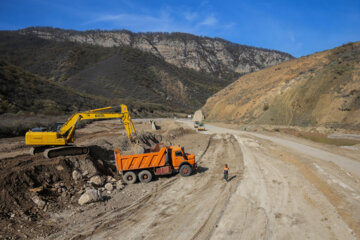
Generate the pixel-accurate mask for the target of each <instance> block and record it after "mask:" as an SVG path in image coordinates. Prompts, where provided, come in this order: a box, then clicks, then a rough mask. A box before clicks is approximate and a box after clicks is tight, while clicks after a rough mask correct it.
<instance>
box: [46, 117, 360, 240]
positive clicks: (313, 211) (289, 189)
mask: <svg viewBox="0 0 360 240" xmlns="http://www.w3.org/2000/svg"><path fill="white" fill-rule="evenodd" d="M102 124H105V123H102ZM171 124H172V125H174V123H171ZM160 125H161V124H160ZM175 125H181V126H183V127H184V128H189V129H193V128H192V122H190V121H184V120H182V121H181V122H177V123H176V124H175ZM96 126H99V127H98V128H95V127H94V126H93V127H92V128H89V129H92V131H95V130H96V131H99V133H97V134H99V135H97V138H96V139H97V140H96V141H99V140H98V138H99V137H100V135H101V134H102V135H104V134H103V133H102V131H103V129H100V127H101V125H100V123H97V125H96ZM162 126H164V124H162ZM206 128H207V131H206V132H204V134H200V133H194V132H191V130H187V131H184V130H181V131H179V130H178V129H175V130H174V129H172V130H171V131H170V130H164V131H163V134H164V136H165V135H166V136H168V137H169V139H168V141H170V142H171V143H172V144H181V145H183V146H185V150H186V151H188V152H193V153H195V155H196V159H197V161H198V165H199V166H200V169H199V172H198V173H196V174H195V175H192V176H190V177H187V178H183V177H181V176H179V175H176V176H172V177H163V178H159V179H158V180H155V181H153V182H151V183H149V184H140V183H138V184H134V185H129V186H126V188H125V190H123V191H120V192H116V193H113V194H112V195H109V198H108V200H106V201H105V202H100V203H93V204H90V205H87V206H81V207H79V206H78V207H76V206H74V207H72V208H69V209H66V210H64V211H61V212H54V213H51V217H50V218H49V219H47V220H46V219H45V220H44V222H45V223H49V222H52V224H54V223H56V225H57V226H58V228H59V229H60V230H59V231H57V232H56V233H52V234H51V235H48V236H46V237H44V238H46V239H358V238H359V236H360V178H359V176H360V172H359V164H360V162H359V160H360V157H359V156H360V151H359V149H357V148H354V149H344V148H340V147H333V146H331V147H330V146H328V145H323V144H314V143H312V142H310V141H307V140H304V139H299V138H296V137H289V136H286V135H281V134H277V133H253V132H240V131H236V130H231V129H226V128H220V127H216V126H211V125H206ZM104 129H106V128H104ZM83 134H84V135H83V139H84V140H85V139H89V137H88V136H87V135H86V130H84V132H83ZM104 136H105V137H106V134H105V135H104ZM104 139H106V141H107V143H109V144H110V142H109V138H108V137H107V138H104ZM225 163H227V164H229V167H230V174H229V177H230V181H229V182H225V181H224V179H223V165H224V164H225Z"/></svg>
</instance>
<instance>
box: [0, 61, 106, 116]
mask: <svg viewBox="0 0 360 240" xmlns="http://www.w3.org/2000/svg"><path fill="white" fill-rule="evenodd" d="M103 104H106V103H105V102H103V101H101V100H100V99H95V98H91V97H89V96H85V95H82V94H79V93H77V92H75V91H74V90H72V89H70V88H67V87H64V86H61V85H60V84H57V83H54V82H51V81H48V80H45V79H42V78H41V77H39V76H36V75H34V74H31V73H29V72H26V71H24V70H23V69H21V68H19V67H16V66H13V65H10V64H8V63H6V62H4V61H2V60H0V114H3V113H20V112H31V113H34V114H37V113H42V114H51V115H57V114H63V113H66V112H73V111H79V110H80V109H82V110H84V109H92V108H96V107H100V106H103Z"/></svg>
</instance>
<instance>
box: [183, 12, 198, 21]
mask: <svg viewBox="0 0 360 240" xmlns="http://www.w3.org/2000/svg"><path fill="white" fill-rule="evenodd" d="M184 17H185V19H186V20H188V21H189V22H191V21H193V20H194V19H195V18H197V17H198V13H197V12H185V13H184Z"/></svg>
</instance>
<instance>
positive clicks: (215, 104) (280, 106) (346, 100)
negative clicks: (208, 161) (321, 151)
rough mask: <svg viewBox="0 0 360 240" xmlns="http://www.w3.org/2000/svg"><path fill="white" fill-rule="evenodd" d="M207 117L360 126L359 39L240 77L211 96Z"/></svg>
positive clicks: (246, 122) (207, 106)
mask: <svg viewBox="0 0 360 240" xmlns="http://www.w3.org/2000/svg"><path fill="white" fill-rule="evenodd" d="M203 110H204V112H205V114H206V116H207V119H208V120H217V121H225V122H234V123H245V124H249V123H250V124H255V123H258V124H276V125H301V126H309V125H314V126H315V125H316V126H327V127H344V128H352V129H359V128H360V42H356V43H350V44H346V45H343V46H341V47H338V48H335V49H332V50H328V51H324V52H320V53H316V54H313V55H309V56H306V57H302V58H299V59H296V60H292V61H289V62H285V63H282V64H279V65H277V66H273V67H270V68H267V69H264V70H261V71H258V72H255V73H251V74H248V75H245V76H243V77H241V78H239V79H238V80H237V81H236V82H234V83H232V84H231V85H229V86H228V87H226V88H225V89H223V90H221V91H220V92H218V93H216V94H215V95H214V96H212V97H211V98H209V99H208V100H207V102H206V104H205V106H204V107H203Z"/></svg>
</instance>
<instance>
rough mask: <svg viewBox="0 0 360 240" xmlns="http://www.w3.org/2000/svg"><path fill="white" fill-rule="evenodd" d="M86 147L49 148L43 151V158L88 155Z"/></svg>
mask: <svg viewBox="0 0 360 240" xmlns="http://www.w3.org/2000/svg"><path fill="white" fill-rule="evenodd" d="M89 151H90V150H89V148H88V147H76V146H64V147H56V148H49V149H46V150H45V151H44V157H46V158H55V157H60V156H75V155H82V154H88V153H89Z"/></svg>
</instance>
